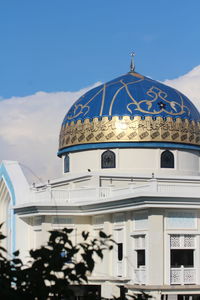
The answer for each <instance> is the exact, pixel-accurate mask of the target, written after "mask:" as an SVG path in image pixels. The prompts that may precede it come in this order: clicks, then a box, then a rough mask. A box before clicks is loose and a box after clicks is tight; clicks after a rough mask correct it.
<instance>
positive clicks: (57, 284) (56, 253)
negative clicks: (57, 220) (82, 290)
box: [0, 225, 113, 300]
mask: <svg viewBox="0 0 200 300" xmlns="http://www.w3.org/2000/svg"><path fill="white" fill-rule="evenodd" d="M1 226H2V225H1ZM1 226H0V227H1ZM71 232H72V229H67V228H64V229H62V230H57V231H51V232H50V237H49V241H48V243H47V245H46V246H42V247H41V248H39V249H36V250H31V251H30V261H29V263H28V264H26V265H25V264H24V263H23V262H22V260H21V259H20V258H19V251H16V252H14V253H13V258H12V259H10V260H9V259H8V258H7V252H6V250H5V249H4V248H3V247H0V299H6V300H11V299H12V300H33V299H34V300H47V299H59V300H61V299H63V300H64V299H69V298H70V296H72V295H73V291H72V289H71V285H72V284H86V283H87V281H88V280H87V277H88V275H90V274H91V272H92V271H93V269H94V265H95V261H94V256H95V254H96V255H97V256H99V257H100V258H101V259H102V258H103V252H104V251H105V250H106V249H109V250H110V249H112V247H113V246H112V244H113V240H112V239H111V236H110V235H106V234H105V233H103V232H101V231H100V232H99V238H98V239H96V238H95V239H90V236H89V233H88V232H83V233H82V237H83V242H82V243H79V244H77V245H73V243H72V242H71V240H70V238H69V234H70V233H71ZM2 239H5V236H4V235H3V234H1V233H0V240H2Z"/></svg>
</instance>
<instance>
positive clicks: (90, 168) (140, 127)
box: [0, 65, 200, 300]
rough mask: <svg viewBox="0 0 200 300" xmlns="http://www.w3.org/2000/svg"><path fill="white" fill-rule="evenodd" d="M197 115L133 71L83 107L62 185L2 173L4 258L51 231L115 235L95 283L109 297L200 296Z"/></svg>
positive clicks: (13, 170) (76, 108)
mask: <svg viewBox="0 0 200 300" xmlns="http://www.w3.org/2000/svg"><path fill="white" fill-rule="evenodd" d="M199 122H200V114H199V112H198V111H197V109H196V108H195V106H194V105H193V104H192V102H191V101H190V100H189V99H188V98H187V97H185V96H184V95H183V94H181V93H180V92H178V91H177V90H175V89H173V88H171V87H168V86H166V85H164V84H162V83H160V82H157V81H154V80H152V79H150V78H147V77H145V76H143V75H141V74H139V73H137V72H135V70H134V67H133V65H132V66H131V71H130V72H129V73H127V74H125V75H123V76H120V77H119V78H116V79H114V80H112V81H110V82H108V83H105V84H103V85H100V86H98V87H96V88H94V89H92V90H90V91H89V92H87V93H86V94H85V95H83V96H82V97H81V98H80V99H78V100H77V101H76V102H75V103H74V104H73V105H72V107H71V108H70V110H69V111H68V112H67V114H66V116H65V118H64V121H63V123H62V126H61V132H60V138H59V141H60V143H59V151H58V156H59V157H61V161H62V168H63V177H62V178H59V179H55V180H54V179H53V180H50V181H48V182H47V183H46V184H38V185H32V186H29V185H28V183H27V180H26V178H25V176H24V174H23V172H22V170H21V168H20V166H19V164H18V163H17V162H13V161H4V162H2V164H1V167H0V179H1V181H0V206H1V209H0V214H1V220H4V221H5V222H6V223H5V226H4V231H5V232H6V234H7V235H8V237H9V238H8V239H7V241H6V243H7V247H8V249H13V250H14V249H20V252H21V255H22V256H23V257H26V256H27V250H28V249H30V248H35V247H38V246H40V245H41V244H42V243H44V242H45V241H46V239H47V236H48V231H49V230H51V229H52V228H55V229H57V228H60V227H61V226H67V227H70V228H74V231H73V232H74V235H73V236H72V239H74V241H78V240H79V238H80V233H81V232H82V231H83V230H86V231H90V232H92V233H93V234H94V235H96V234H97V233H98V231H99V230H104V231H105V232H107V233H111V234H112V235H113V237H114V239H115V241H116V242H117V244H116V245H115V248H114V251H110V252H109V253H107V255H106V256H105V258H104V260H103V261H102V262H98V263H97V264H96V267H95V271H94V272H93V274H92V276H91V278H90V284H91V285H96V286H98V287H100V288H101V294H102V296H104V297H105V298H111V296H112V294H116V296H117V294H118V287H119V286H124V287H125V288H126V294H127V295H132V294H134V293H138V292H139V291H141V290H144V291H145V292H147V293H149V294H151V295H152V296H153V298H154V299H167V298H169V299H179V300H180V299H189V297H190V298H191V299H197V298H198V299H199V297H200V166H199V155H200V123H199Z"/></svg>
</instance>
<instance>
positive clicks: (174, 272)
mask: <svg viewBox="0 0 200 300" xmlns="http://www.w3.org/2000/svg"><path fill="white" fill-rule="evenodd" d="M170 283H171V284H181V285H184V284H196V269H194V268H187V267H184V266H181V267H180V268H171V270H170Z"/></svg>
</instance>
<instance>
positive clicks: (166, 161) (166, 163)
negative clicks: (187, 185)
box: [161, 150, 174, 168]
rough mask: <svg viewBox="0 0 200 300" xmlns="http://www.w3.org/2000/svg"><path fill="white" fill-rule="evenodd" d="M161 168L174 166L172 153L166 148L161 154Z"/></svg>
mask: <svg viewBox="0 0 200 300" xmlns="http://www.w3.org/2000/svg"><path fill="white" fill-rule="evenodd" d="M161 168H174V154H173V153H172V152H171V151H169V150H166V151H164V152H162V154H161Z"/></svg>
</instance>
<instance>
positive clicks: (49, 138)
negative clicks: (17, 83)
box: [0, 83, 100, 181]
mask: <svg viewBox="0 0 200 300" xmlns="http://www.w3.org/2000/svg"><path fill="white" fill-rule="evenodd" d="M99 84H100V83H96V84H95V85H93V86H90V87H87V88H84V89H82V90H80V91H78V92H58V93H45V92H38V93H36V94H34V95H31V96H26V97H12V98H10V99H6V100H3V101H0V114H1V117H0V149H1V151H0V161H1V160H17V161H19V162H20V163H21V164H22V165H23V166H24V167H23V169H24V171H25V172H26V174H27V176H28V177H29V179H30V180H31V181H32V180H36V178H33V176H31V172H30V171H32V172H33V173H35V174H36V175H37V176H38V177H40V178H41V180H44V179H48V178H52V177H58V176H61V160H60V159H59V158H58V157H57V156H56V153H57V150H58V137H59V131H60V126H61V123H62V120H63V118H64V116H65V114H66V112H67V111H68V109H69V108H70V106H71V105H72V103H73V102H74V101H75V100H77V99H78V98H79V97H80V96H81V95H82V94H84V93H85V92H86V91H87V90H89V89H91V88H92V87H94V86H97V85H99Z"/></svg>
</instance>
